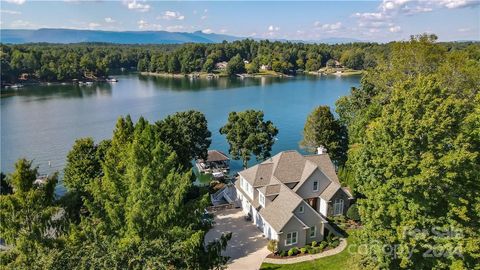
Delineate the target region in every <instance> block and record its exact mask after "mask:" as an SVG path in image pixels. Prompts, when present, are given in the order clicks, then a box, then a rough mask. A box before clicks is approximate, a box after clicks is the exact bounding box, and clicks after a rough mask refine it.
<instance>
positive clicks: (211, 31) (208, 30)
mask: <svg viewBox="0 0 480 270" xmlns="http://www.w3.org/2000/svg"><path fill="white" fill-rule="evenodd" d="M202 33H205V34H211V33H213V30H212V29H210V28H207V29H203V30H202Z"/></svg>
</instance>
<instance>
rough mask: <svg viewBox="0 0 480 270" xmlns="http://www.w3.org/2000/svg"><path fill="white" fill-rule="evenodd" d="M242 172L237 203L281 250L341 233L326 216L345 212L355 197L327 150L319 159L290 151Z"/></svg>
mask: <svg viewBox="0 0 480 270" xmlns="http://www.w3.org/2000/svg"><path fill="white" fill-rule="evenodd" d="M238 174H239V177H238V180H237V181H236V182H235V189H236V196H237V198H236V199H237V203H239V204H241V207H242V209H243V211H244V212H245V214H246V215H249V216H251V218H252V220H253V223H254V224H255V225H256V226H257V227H258V228H259V229H260V230H262V231H263V233H264V235H265V237H267V238H268V239H274V240H278V248H279V249H280V250H286V249H290V248H292V247H294V246H296V247H303V246H305V245H306V244H308V243H311V242H313V241H317V242H318V241H321V240H322V239H323V238H324V236H326V235H327V234H328V232H329V231H331V232H333V233H335V231H334V229H333V228H332V227H331V226H330V225H329V224H328V221H327V219H326V218H327V217H331V216H336V215H343V214H345V213H346V211H347V209H348V207H349V206H350V201H351V200H352V199H353V196H352V195H351V193H350V192H349V191H348V190H347V189H346V188H344V187H342V186H341V184H340V182H339V180H338V177H337V174H336V172H335V166H334V165H333V163H332V161H331V160H330V157H329V155H328V154H327V153H326V149H325V148H323V147H319V148H318V154H317V155H302V154H300V153H298V152H297V151H284V152H281V153H279V154H277V155H275V156H273V157H272V158H270V159H268V160H266V161H264V162H262V163H260V164H258V165H256V166H253V167H251V168H248V169H246V170H243V171H241V172H239V173H238Z"/></svg>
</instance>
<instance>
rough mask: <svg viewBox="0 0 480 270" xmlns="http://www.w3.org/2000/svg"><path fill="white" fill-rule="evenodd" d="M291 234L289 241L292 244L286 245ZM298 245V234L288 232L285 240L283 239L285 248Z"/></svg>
mask: <svg viewBox="0 0 480 270" xmlns="http://www.w3.org/2000/svg"><path fill="white" fill-rule="evenodd" d="M289 234H291V237H290V239H291V240H292V242H291V243H290V244H289V243H288V235H289ZM293 234H295V242H293ZM297 243H298V232H289V233H287V235H286V238H285V246H291V245H295V244H297Z"/></svg>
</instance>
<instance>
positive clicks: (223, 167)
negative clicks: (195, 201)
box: [195, 150, 230, 178]
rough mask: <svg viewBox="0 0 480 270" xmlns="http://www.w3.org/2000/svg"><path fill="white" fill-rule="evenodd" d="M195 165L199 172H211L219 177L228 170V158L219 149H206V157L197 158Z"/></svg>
mask: <svg viewBox="0 0 480 270" xmlns="http://www.w3.org/2000/svg"><path fill="white" fill-rule="evenodd" d="M195 165H196V166H197V168H198V170H199V171H200V172H201V173H211V174H212V175H213V176H214V177H218V178H220V177H223V176H224V174H227V173H228V171H229V170H230V159H229V158H228V156H227V155H225V154H224V153H222V152H221V151H218V150H208V157H207V159H206V160H203V159H197V161H196V163H195Z"/></svg>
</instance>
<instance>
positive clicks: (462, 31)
mask: <svg viewBox="0 0 480 270" xmlns="http://www.w3.org/2000/svg"><path fill="white" fill-rule="evenodd" d="M471 30H472V29H470V28H459V29H458V32H461V33H465V32H470V31H471Z"/></svg>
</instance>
